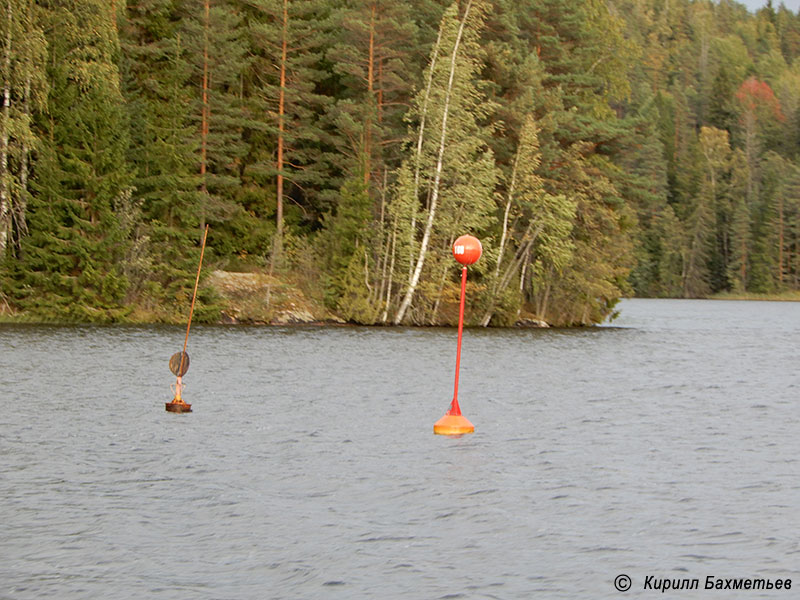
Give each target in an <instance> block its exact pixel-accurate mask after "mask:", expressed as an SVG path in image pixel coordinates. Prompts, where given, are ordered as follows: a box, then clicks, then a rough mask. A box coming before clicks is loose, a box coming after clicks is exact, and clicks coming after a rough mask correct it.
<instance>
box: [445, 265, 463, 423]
mask: <svg viewBox="0 0 800 600" xmlns="http://www.w3.org/2000/svg"><path fill="white" fill-rule="evenodd" d="M466 293H467V267H461V305H460V306H459V308H458V345H457V346H456V380H455V383H454V384H453V401H452V402H451V403H450V410H448V411H447V414H448V415H460V414H461V407H460V406H459V405H458V372H459V369H460V368H461V337H462V334H463V332H464V297H465V295H466Z"/></svg>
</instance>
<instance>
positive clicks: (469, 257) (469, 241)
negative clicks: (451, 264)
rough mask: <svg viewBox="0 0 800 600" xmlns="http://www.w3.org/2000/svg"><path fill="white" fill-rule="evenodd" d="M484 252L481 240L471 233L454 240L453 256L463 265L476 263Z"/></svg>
mask: <svg viewBox="0 0 800 600" xmlns="http://www.w3.org/2000/svg"><path fill="white" fill-rule="evenodd" d="M482 253H483V247H482V246H481V241H480V240H479V239H478V238H476V237H473V236H471V235H462V236H461V237H460V238H458V239H457V240H456V241H455V242H453V256H454V257H455V259H456V260H457V261H458V262H460V263H461V264H462V265H472V264H475V263H476V262H478V259H479V258H480V257H481V254H482Z"/></svg>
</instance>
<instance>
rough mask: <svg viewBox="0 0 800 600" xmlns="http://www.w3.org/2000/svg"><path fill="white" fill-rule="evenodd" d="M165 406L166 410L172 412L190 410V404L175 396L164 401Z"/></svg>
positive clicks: (186, 411)
mask: <svg viewBox="0 0 800 600" xmlns="http://www.w3.org/2000/svg"><path fill="white" fill-rule="evenodd" d="M165 408H166V409H167V412H174V413H188V412H192V405H191V404H187V403H186V402H184V401H183V400H181V399H180V398H175V400H173V401H172V402H167V403H165Z"/></svg>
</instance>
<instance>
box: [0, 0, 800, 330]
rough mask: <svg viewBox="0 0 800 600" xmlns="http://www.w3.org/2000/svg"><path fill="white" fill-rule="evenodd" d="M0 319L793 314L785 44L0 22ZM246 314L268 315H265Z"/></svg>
mask: <svg viewBox="0 0 800 600" xmlns="http://www.w3.org/2000/svg"><path fill="white" fill-rule="evenodd" d="M4 4H5V6H4V7H3V8H4V10H2V11H1V14H0V43H1V44H2V57H0V70H2V112H1V113H0V317H3V318H5V319H9V318H12V319H13V318H16V319H24V320H29V321H57V322H100V323H103V322H131V321H133V322H177V321H180V320H181V319H182V318H185V314H186V310H187V307H188V305H189V302H190V300H191V295H192V291H193V287H194V280H195V272H196V269H197V264H198V258H199V256H200V240H201V239H202V235H203V230H204V228H205V226H206V225H207V224H208V225H209V231H210V233H209V236H208V247H207V248H206V255H205V256H206V258H205V260H206V262H205V265H204V267H205V268H204V271H203V273H204V277H203V279H202V280H201V288H200V289H201V291H200V295H199V299H198V308H197V310H196V313H195V317H196V319H199V320H200V321H206V322H215V321H216V320H218V319H219V314H220V304H219V297H218V295H217V293H216V292H215V290H214V288H213V287H211V286H209V285H203V282H204V281H205V280H206V275H207V274H208V273H209V272H210V271H212V270H221V271H228V272H252V273H256V272H257V273H262V274H264V275H265V276H266V277H269V278H272V279H273V280H274V281H276V282H280V283H281V284H282V285H289V286H293V287H295V288H297V289H298V290H302V292H303V293H304V294H306V295H307V296H308V297H310V298H314V299H315V300H317V301H319V302H320V303H322V304H323V305H324V306H325V307H327V308H328V309H329V310H330V311H331V313H332V314H336V315H339V316H340V317H341V319H343V320H345V321H348V322H352V323H360V324H407V325H437V324H450V323H452V322H453V318H454V312H453V310H452V307H453V306H454V305H455V303H457V300H458V292H459V287H458V286H459V283H458V281H459V275H460V271H459V268H458V266H457V264H456V263H455V261H454V260H453V257H452V255H451V253H450V247H451V245H452V242H453V240H454V239H455V238H456V237H458V236H459V235H461V234H464V233H470V234H472V235H475V236H477V237H478V238H480V239H481V241H482V244H483V257H482V258H481V260H480V261H479V262H478V263H477V264H476V265H474V266H473V267H470V275H469V284H468V318H469V321H470V323H471V324H472V325H482V326H489V325H490V326H501V327H502V326H510V325H513V324H514V323H517V322H518V321H519V320H520V319H524V318H535V319H539V320H543V321H545V322H547V323H550V324H552V325H557V326H576V325H589V324H593V323H598V322H601V321H602V320H603V319H605V318H606V317H608V316H609V315H610V314H611V313H612V312H613V310H614V305H615V303H616V302H617V301H618V300H619V299H620V298H622V297H626V296H634V295H635V296H639V297H677V298H702V297H707V296H709V295H712V294H718V293H720V292H731V293H742V294H744V293H761V294H779V293H782V292H791V291H794V290H800V60H799V59H798V56H800V15H797V14H794V13H792V12H791V11H789V10H787V9H786V8H785V7H784V6H783V5H779V6H776V5H774V4H772V3H768V4H767V5H766V6H765V7H764V8H762V9H760V10H758V11H757V12H756V14H752V13H750V12H748V11H747V9H746V8H745V7H744V6H743V5H741V4H739V3H737V2H734V1H731V0H720V1H719V2H710V1H707V0H513V1H512V0H457V1H456V2H453V3H450V2H449V0H409V1H406V2H403V1H398V0H128V1H127V2H126V1H125V0H4ZM266 302H269V297H267V299H266Z"/></svg>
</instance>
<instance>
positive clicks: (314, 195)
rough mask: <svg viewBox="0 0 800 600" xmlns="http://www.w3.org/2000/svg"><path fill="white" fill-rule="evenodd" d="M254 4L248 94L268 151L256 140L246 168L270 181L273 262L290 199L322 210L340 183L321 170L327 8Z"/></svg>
mask: <svg viewBox="0 0 800 600" xmlns="http://www.w3.org/2000/svg"><path fill="white" fill-rule="evenodd" d="M252 7H253V9H254V10H255V12H254V15H253V17H252V18H251V20H250V36H251V39H252V44H253V47H254V49H255V51H256V57H255V60H254V63H253V68H252V74H251V77H252V82H253V83H252V86H253V89H252V92H251V93H252V96H253V98H254V100H255V102H254V110H255V111H256V118H257V120H258V121H259V122H260V124H261V125H260V128H259V129H260V131H261V132H262V133H261V134H260V135H259V136H255V138H254V142H256V141H258V142H261V144H266V145H267V148H268V150H269V153H266V152H264V151H259V150H258V149H257V148H255V147H253V148H252V149H251V152H252V154H253V156H252V160H251V161H250V164H249V165H248V168H247V174H248V176H249V177H251V178H252V179H253V181H254V182H255V183H256V184H259V185H261V186H264V185H271V183H272V182H274V185H275V235H274V238H273V245H272V262H271V264H273V265H274V264H275V261H276V260H277V261H278V262H279V263H280V262H281V261H282V255H283V238H284V228H285V227H284V211H285V209H286V205H287V203H288V201H289V199H291V200H293V201H294V202H297V203H299V204H300V205H302V206H303V207H304V208H305V209H310V210H311V211H312V212H313V213H316V214H317V215H321V214H322V213H323V212H325V208H326V206H325V203H324V202H323V201H322V198H324V197H325V195H324V193H323V192H324V190H325V189H326V188H327V189H331V188H332V189H336V188H338V180H337V178H335V177H330V176H331V175H333V174H332V173H331V172H330V171H326V169H327V165H326V158H325V151H326V146H325V144H324V142H323V138H324V137H325V132H324V129H323V123H322V116H323V115H324V112H325V106H326V105H327V104H328V103H329V98H328V97H327V96H326V95H324V94H323V93H321V92H322V88H323V79H324V78H325V73H324V72H323V71H322V70H321V69H322V67H321V65H322V63H323V61H324V54H325V51H326V48H327V46H328V45H329V44H328V41H327V37H328V31H329V28H330V27H329V25H328V23H327V20H328V18H329V16H328V15H329V8H328V5H326V4H325V3H323V2H321V1H320V0H257V1H256V2H254V3H252ZM330 179H333V181H330Z"/></svg>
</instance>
